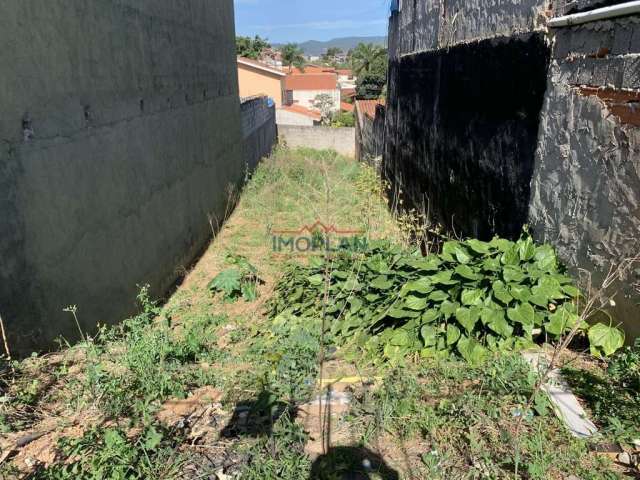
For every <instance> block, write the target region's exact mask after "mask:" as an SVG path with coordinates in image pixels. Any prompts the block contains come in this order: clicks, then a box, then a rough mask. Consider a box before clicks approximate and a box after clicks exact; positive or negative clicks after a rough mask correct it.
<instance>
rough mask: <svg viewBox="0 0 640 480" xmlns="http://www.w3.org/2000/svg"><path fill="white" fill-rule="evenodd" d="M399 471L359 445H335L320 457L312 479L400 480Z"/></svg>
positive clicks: (311, 476) (316, 462) (314, 464)
mask: <svg viewBox="0 0 640 480" xmlns="http://www.w3.org/2000/svg"><path fill="white" fill-rule="evenodd" d="M399 478H400V476H399V475H398V472H397V471H395V470H393V469H392V468H391V467H389V466H388V465H387V464H386V463H385V461H384V460H383V459H382V457H380V456H379V455H377V454H375V453H373V452H372V451H371V450H368V449H366V448H359V447H334V448H332V449H330V450H329V453H327V454H326V455H322V456H320V457H318V459H317V460H316V461H315V462H313V465H312V467H311V475H310V476H309V479H310V480H398V479H399Z"/></svg>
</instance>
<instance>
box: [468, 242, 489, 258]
mask: <svg viewBox="0 0 640 480" xmlns="http://www.w3.org/2000/svg"><path fill="white" fill-rule="evenodd" d="M465 243H466V244H467V245H468V246H469V248H471V250H473V251H474V252H476V253H479V254H480V255H486V254H488V253H490V252H491V246H490V245H489V244H488V243H486V242H481V241H480V240H476V239H471V240H467V241H466V242H465Z"/></svg>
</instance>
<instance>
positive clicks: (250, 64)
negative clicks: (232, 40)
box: [238, 57, 287, 77]
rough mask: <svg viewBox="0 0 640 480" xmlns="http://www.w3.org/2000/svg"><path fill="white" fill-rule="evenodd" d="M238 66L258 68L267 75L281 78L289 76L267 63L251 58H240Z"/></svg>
mask: <svg viewBox="0 0 640 480" xmlns="http://www.w3.org/2000/svg"><path fill="white" fill-rule="evenodd" d="M238 64H239V65H244V66H247V67H252V68H256V69H258V70H262V71H264V72H266V73H271V74H273V75H277V76H280V77H285V76H286V75H287V74H286V73H285V72H283V71H282V70H280V69H279V68H275V67H272V66H271V65H267V64H266V63H262V62H259V61H257V60H252V59H250V58H245V57H238Z"/></svg>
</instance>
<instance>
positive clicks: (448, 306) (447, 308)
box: [440, 300, 460, 318]
mask: <svg viewBox="0 0 640 480" xmlns="http://www.w3.org/2000/svg"><path fill="white" fill-rule="evenodd" d="M459 307H460V304H458V303H455V302H450V301H449V300H445V301H444V302H442V303H441V304H440V311H441V312H442V314H443V315H444V317H445V318H449V317H451V316H452V315H455V313H456V310H458V308H459Z"/></svg>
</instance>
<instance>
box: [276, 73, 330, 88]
mask: <svg viewBox="0 0 640 480" xmlns="http://www.w3.org/2000/svg"><path fill="white" fill-rule="evenodd" d="M285 88H286V89H287V90H335V89H336V88H338V77H337V75H336V74H335V73H309V74H305V75H298V74H294V75H287V78H286V79H285Z"/></svg>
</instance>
